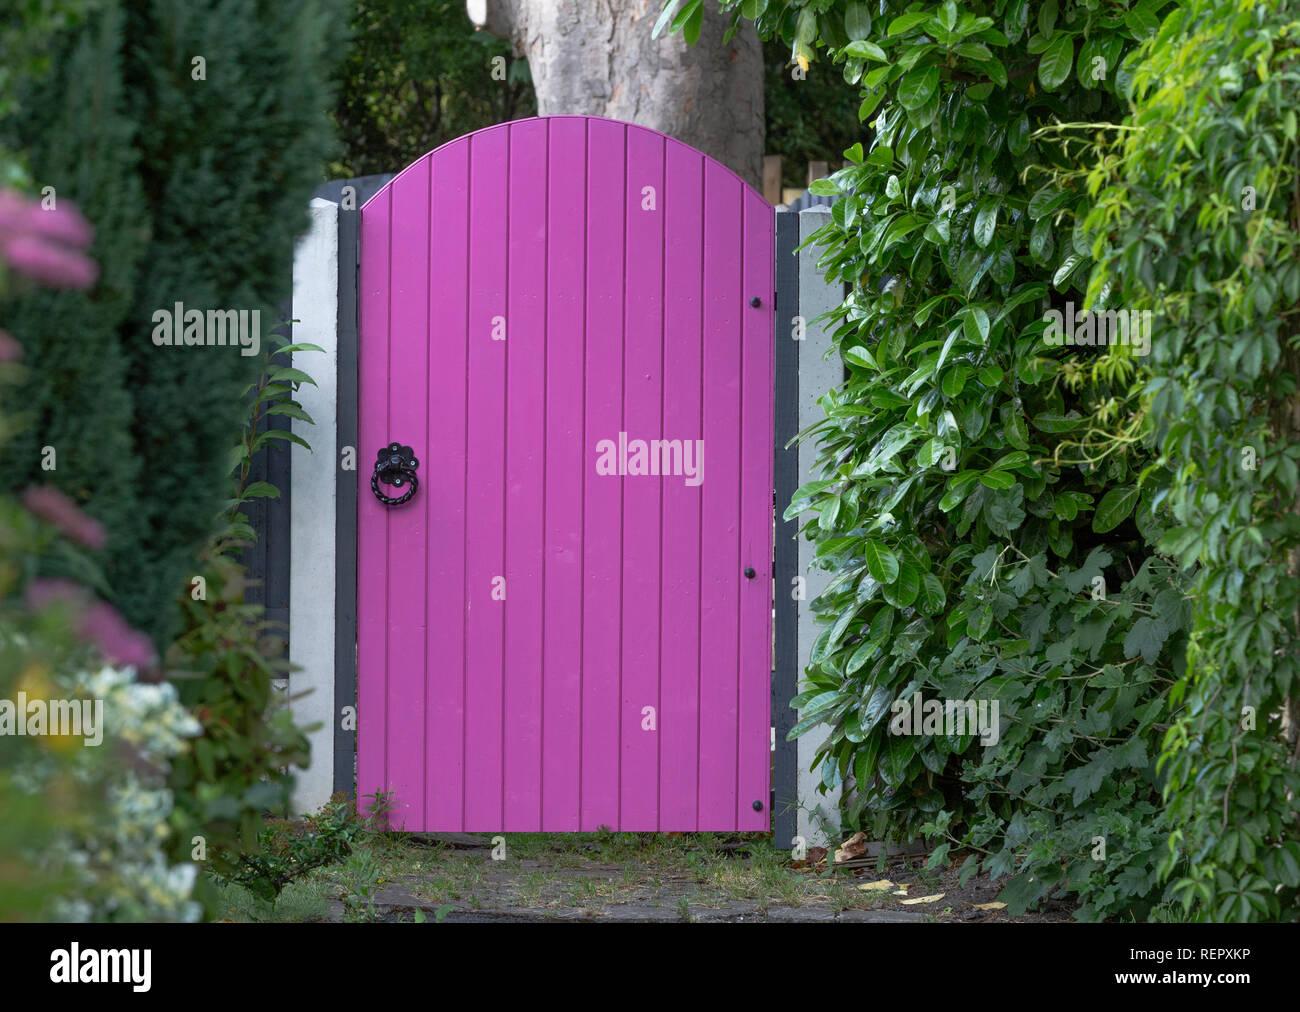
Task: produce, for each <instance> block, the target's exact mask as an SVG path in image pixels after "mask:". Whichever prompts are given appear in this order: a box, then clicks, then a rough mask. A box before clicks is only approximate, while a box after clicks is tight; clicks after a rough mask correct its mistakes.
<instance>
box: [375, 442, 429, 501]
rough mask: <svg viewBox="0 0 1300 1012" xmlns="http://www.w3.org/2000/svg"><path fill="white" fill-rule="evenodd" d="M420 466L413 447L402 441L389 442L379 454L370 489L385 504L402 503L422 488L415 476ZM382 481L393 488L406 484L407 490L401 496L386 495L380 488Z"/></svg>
mask: <svg viewBox="0 0 1300 1012" xmlns="http://www.w3.org/2000/svg"><path fill="white" fill-rule="evenodd" d="M419 466H420V462H419V461H418V460H416V459H415V451H414V450H413V449H411V448H410V447H409V446H403V445H402V444H401V443H389V444H388V445H387V446H385V447H383V448H382V449H380V451H379V453H378V454H377V459H376V460H375V473H374V474H373V475H371V476H370V491H372V492H373V493H375V498H376V499H378V500H379V501H380V502H381V503H383V504H384V505H385V506H400V505H402V503H404V502H407V501H408V500H409V499H410V498H411V496H413V495H415V493H416V492H418V491H419V489H420V479H419V478H417V477H416V476H415V470H416V468H418V467H419ZM380 482H383V483H384V484H385V485H391V486H393V488H401V487H402V486H403V485H405V486H406V491H405V492H403V493H402V494H401V495H400V496H391V495H385V494H384V493H383V492H381V491H380V490H379V483H380Z"/></svg>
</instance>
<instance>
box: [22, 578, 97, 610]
mask: <svg viewBox="0 0 1300 1012" xmlns="http://www.w3.org/2000/svg"><path fill="white" fill-rule="evenodd" d="M87 600H88V598H87V596H86V590H85V588H84V587H82V586H80V585H78V584H75V583H73V582H72V581H71V580H53V579H44V580H33V581H32V582H31V583H30V584H28V586H27V604H28V605H29V606H30V607H32V608H34V609H35V610H37V611H43V610H44V609H46V608H48V607H49V606H50V605H52V604H67V605H71V606H73V607H75V608H78V609H79V608H81V607H82V606H84V605H85V603H86V601H87Z"/></svg>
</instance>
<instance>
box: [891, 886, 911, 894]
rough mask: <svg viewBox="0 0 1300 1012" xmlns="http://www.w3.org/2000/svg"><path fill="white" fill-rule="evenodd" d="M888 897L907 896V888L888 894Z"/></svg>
mask: <svg viewBox="0 0 1300 1012" xmlns="http://www.w3.org/2000/svg"><path fill="white" fill-rule="evenodd" d="M889 895H891V896H906V895H907V886H903V888H902V889H900V890H898V892H895V893H890V894H889Z"/></svg>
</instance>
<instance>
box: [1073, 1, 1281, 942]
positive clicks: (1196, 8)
mask: <svg viewBox="0 0 1300 1012" xmlns="http://www.w3.org/2000/svg"><path fill="white" fill-rule="evenodd" d="M1130 67H1131V71H1132V83H1131V86H1130V89H1129V92H1130V96H1131V100H1132V110H1131V113H1130V116H1129V119H1128V121H1127V123H1126V126H1127V127H1128V129H1125V130H1122V131H1108V132H1106V133H1103V134H1102V135H1101V136H1100V137H1099V138H1098V139H1097V142H1096V144H1095V147H1094V148H1093V151H1094V152H1095V153H1094V156H1093V157H1092V158H1090V159H1088V161H1090V162H1091V163H1092V165H1093V168H1091V170H1090V171H1089V172H1088V173H1087V174H1086V175H1085V176H1084V177H1083V181H1084V182H1085V183H1086V188H1087V192H1088V193H1089V195H1090V198H1091V199H1092V206H1091V210H1090V212H1089V214H1088V216H1087V219H1086V225H1087V227H1088V229H1089V234H1090V235H1091V236H1092V237H1093V239H1092V249H1094V250H1095V251H1096V253H1097V255H1098V257H1099V263H1098V264H1097V267H1096V269H1095V270H1094V271H1093V273H1092V278H1091V281H1090V285H1089V291H1090V292H1091V293H1097V292H1101V291H1102V290H1104V289H1105V288H1107V287H1110V288H1111V289H1112V290H1114V291H1116V292H1122V293H1123V297H1124V299H1125V300H1126V301H1127V302H1129V303H1130V304H1133V305H1141V306H1142V307H1144V308H1148V309H1150V310H1151V312H1152V313H1153V314H1154V317H1155V319H1156V320H1157V321H1159V324H1158V327H1157V329H1156V333H1155V339H1154V342H1153V345H1152V356H1151V361H1152V365H1151V370H1150V372H1151V377H1150V379H1149V381H1148V383H1147V384H1146V386H1145V387H1144V388H1143V390H1142V395H1141V398H1140V401H1139V409H1140V410H1142V411H1144V412H1145V413H1146V414H1147V416H1148V418H1149V422H1148V428H1149V430H1150V431H1151V433H1152V443H1153V445H1154V446H1155V447H1156V448H1157V450H1158V452H1159V457H1158V459H1157V460H1156V461H1154V462H1153V463H1152V464H1151V465H1150V473H1149V474H1148V475H1146V476H1145V482H1144V488H1145V489H1148V490H1149V495H1150V499H1151V501H1152V503H1153V504H1157V505H1159V506H1163V507H1164V508H1166V509H1167V511H1168V512H1169V513H1170V514H1171V515H1172V517H1173V519H1174V521H1175V523H1176V526H1173V527H1172V528H1171V529H1169V530H1168V531H1167V532H1166V533H1165V534H1164V536H1163V538H1162V540H1161V542H1160V548H1161V550H1162V551H1164V552H1166V553H1167V554H1168V555H1169V556H1170V557H1171V558H1173V559H1176V560H1177V562H1178V564H1179V565H1181V566H1184V567H1189V568H1190V567H1193V566H1194V567H1195V570H1196V571H1195V579H1194V581H1193V583H1192V584H1191V586H1190V587H1189V599H1190V601H1191V602H1192V604H1193V609H1192V627H1191V638H1190V643H1189V648H1188V653H1187V657H1188V665H1187V670H1186V672H1185V673H1184V674H1183V675H1182V677H1180V678H1179V679H1178V681H1177V683H1176V684H1175V685H1174V686H1173V687H1172V690H1171V692H1170V698H1171V700H1172V701H1175V702H1181V703H1182V704H1183V706H1182V707H1181V709H1180V710H1179V712H1178V716H1177V719H1176V720H1175V721H1174V723H1173V726H1172V727H1170V728H1169V730H1168V732H1167V733H1166V735H1165V736H1164V741H1163V755H1162V758H1161V763H1162V770H1163V773H1164V775H1165V777H1166V779H1165V781H1164V785H1163V791H1164V796H1165V799H1166V802H1167V805H1168V813H1169V816H1170V819H1171V821H1172V824H1173V827H1174V828H1173V831H1172V835H1171V837H1170V839H1169V846H1168V852H1167V855H1166V856H1165V858H1164V861H1163V862H1162V866H1161V871H1162V873H1164V874H1165V875H1167V876H1171V877H1172V879H1173V888H1174V891H1175V893H1176V894H1177V896H1178V897H1179V899H1180V900H1182V901H1183V902H1184V904H1186V905H1193V904H1194V905H1195V906H1196V908H1197V909H1198V910H1199V911H1200V912H1201V913H1202V914H1203V916H1206V917H1213V918H1214V919H1219V920H1227V919H1231V920H1253V919H1267V920H1274V919H1278V918H1286V919H1294V918H1295V917H1296V916H1297V913H1298V912H1300V899H1298V895H1297V887H1298V886H1300V825H1298V824H1297V805H1296V796H1297V790H1300V770H1297V767H1296V759H1297V756H1300V733H1298V731H1300V729H1298V728H1297V718H1298V717H1300V710H1298V709H1297V692H1298V690H1300V680H1298V678H1297V670H1298V669H1297V660H1296V645H1297V636H1296V633H1297V608H1298V607H1300V584H1298V583H1297V577H1298V576H1300V572H1298V570H1297V562H1298V561H1300V555H1298V551H1300V517H1298V516H1297V515H1296V501H1297V495H1298V489H1300V468H1298V467H1297V460H1300V413H1298V412H1297V408H1298V407H1300V401H1298V400H1297V376H1298V375H1300V355H1298V353H1297V339H1296V338H1297V330H1298V329H1300V328H1297V325H1296V312H1297V301H1298V300H1300V259H1298V257H1297V254H1298V253H1300V237H1298V236H1297V228H1298V227H1300V173H1298V172H1297V168H1296V160H1297V136H1296V135H1297V129H1296V112H1295V100H1296V95H1297V93H1298V92H1300V13H1298V12H1297V11H1296V10H1295V9H1294V8H1293V7H1291V6H1290V5H1288V4H1284V3H1279V2H1272V3H1250V2H1243V0H1232V2H1225V0H1193V2H1188V3H1183V4H1181V5H1179V7H1178V9H1176V10H1174V11H1172V12H1171V13H1170V15H1169V16H1168V17H1167V18H1165V20H1164V22H1163V24H1162V25H1161V27H1160V30H1159V32H1158V34H1156V35H1154V36H1152V37H1150V38H1149V39H1148V40H1147V41H1146V42H1145V43H1144V45H1143V46H1142V47H1141V49H1140V50H1139V51H1138V52H1137V53H1136V54H1135V55H1134V58H1133V59H1132V60H1131V61H1130Z"/></svg>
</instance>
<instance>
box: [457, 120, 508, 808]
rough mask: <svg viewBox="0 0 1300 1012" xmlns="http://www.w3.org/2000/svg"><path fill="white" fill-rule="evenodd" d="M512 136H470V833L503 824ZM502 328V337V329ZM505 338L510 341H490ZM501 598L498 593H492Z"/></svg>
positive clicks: (499, 132)
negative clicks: (509, 144)
mask: <svg viewBox="0 0 1300 1012" xmlns="http://www.w3.org/2000/svg"><path fill="white" fill-rule="evenodd" d="M508 137H509V135H508V133H507V128H505V127H500V128H495V129H489V130H484V131H481V132H479V133H476V134H473V135H472V136H471V137H470V138H469V145H470V178H471V180H472V183H471V185H470V200H469V209H470V216H469V317H468V334H469V421H468V432H469V448H468V461H467V464H468V466H467V468H466V473H465V482H466V486H467V492H466V497H467V498H466V529H465V548H466V558H465V588H464V607H465V608H466V610H467V615H466V624H465V637H466V641H465V652H466V664H467V671H468V682H467V686H466V698H465V710H466V713H465V746H466V757H465V828H466V829H467V830H470V831H482V830H499V829H500V828H501V823H502V814H503V813H502V803H503V802H502V798H503V795H502V765H503V747H504V743H503V723H504V721H503V712H502V677H503V672H502V663H503V659H504V656H503V652H502V636H503V632H504V625H505V623H504V618H505V614H504V609H503V605H504V603H505V602H504V601H503V600H502V599H501V587H502V583H501V581H502V580H503V579H504V576H505V560H504V557H503V556H504V553H505V543H504V536H503V535H504V525H505V518H504V513H505V459H506V452H505V451H506V446H505V425H506V415H505V407H506V406H505V367H506V347H507V344H508V341H509V336H508V335H509V321H508V320H507V306H506V291H507V288H508V280H507V260H506V254H507V250H506V235H507V230H508V222H509V208H508V200H509V192H508V187H507V178H508V177H507V171H508V156H509V152H508V147H507V141H508ZM502 328H504V331H503V329H502ZM494 333H495V335H496V337H500V336H502V335H503V334H504V336H505V337H506V340H498V339H496V337H494ZM494 591H495V593H494Z"/></svg>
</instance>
